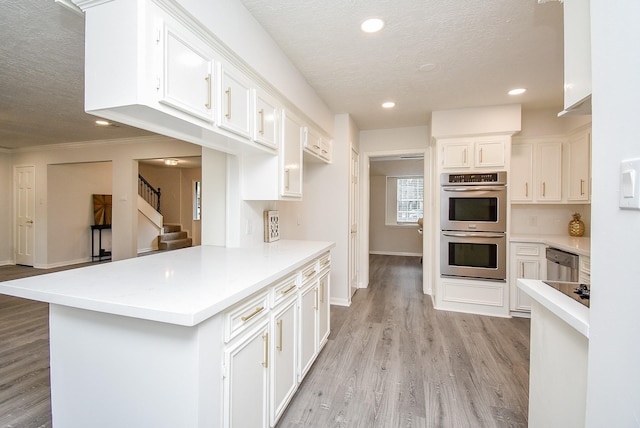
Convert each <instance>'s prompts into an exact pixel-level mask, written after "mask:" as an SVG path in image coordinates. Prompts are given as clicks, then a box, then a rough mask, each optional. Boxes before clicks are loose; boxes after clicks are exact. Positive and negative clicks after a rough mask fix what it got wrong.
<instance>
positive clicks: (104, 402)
mask: <svg viewBox="0 0 640 428" xmlns="http://www.w3.org/2000/svg"><path fill="white" fill-rule="evenodd" d="M333 246H334V244H333V243H331V242H314V241H289V240H282V241H277V242H275V243H271V244H260V245H257V246H254V247H250V248H224V247H213V246H200V247H192V248H187V249H183V250H176V251H172V252H167V253H160V254H156V255H151V256H145V257H140V258H135V259H128V260H122V261H117V262H112V263H106V264H100V265H94V266H90V267H86V268H81V269H75V270H68V271H63V272H57V273H53V274H49V275H42V276H35V277H31V278H26V279H20V280H15V281H9V282H4V283H0V293H3V294H8V295H12V296H16V297H23V298H27V299H33V300H39V301H43V302H48V303H50V316H49V321H50V350H51V400H52V416H53V424H54V426H61V427H70V428H73V427H86V426H93V427H114V426H122V427H124V426H153V427H176V426H181V427H205V426H206V427H219V426H223V425H224V426H232V425H233V426H263V425H267V426H268V425H271V426H273V425H275V422H276V421H277V418H278V417H279V415H280V414H281V413H282V412H283V411H284V409H285V408H286V405H287V404H288V401H289V400H290V398H291V397H292V396H293V393H294V392H295V390H296V388H297V385H298V384H299V382H300V381H301V380H302V377H303V376H304V374H305V373H306V370H308V367H309V366H310V365H311V364H312V363H313V361H314V359H315V357H316V356H317V354H318V353H319V352H320V350H321V348H322V346H323V345H324V343H325V342H326V338H327V336H328V333H329V316H328V310H329V299H328V296H329V269H330V260H331V259H330V254H329V251H330V249H331V248H332V247H333ZM294 323H295V325H293V324H294ZM270 339H271V340H270ZM281 354H282V357H281ZM285 354H286V355H285ZM251 418H258V419H257V421H258V424H254V422H256V420H255V419H251ZM247 423H248V424H250V425H247Z"/></svg>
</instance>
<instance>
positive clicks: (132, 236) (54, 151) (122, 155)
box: [13, 136, 202, 268]
mask: <svg viewBox="0 0 640 428" xmlns="http://www.w3.org/2000/svg"><path fill="white" fill-rule="evenodd" d="M201 152H202V148H201V147H200V146H196V145H193V144H189V143H185V142H182V141H177V140H173V139H170V138H166V137H162V136H154V137H142V138H133V139H121V140H108V141H96V142H91V143H71V144H59V145H53V146H43V147H34V148H25V149H19V150H16V151H14V153H13V163H14V165H34V166H35V169H36V172H35V177H36V207H35V221H36V222H37V223H36V224H37V225H38V228H37V234H36V237H35V241H36V242H35V246H34V256H35V262H34V266H35V267H40V268H46V267H48V266H49V256H50V255H49V248H48V243H47V236H48V229H49V228H50V227H55V225H53V224H52V225H49V224H48V223H47V221H46V219H48V195H47V188H48V185H47V166H48V165H51V164H64V163H83V162H103V161H111V162H112V168H113V170H112V171H113V173H112V177H113V180H112V181H113V183H112V190H113V192H112V193H113V229H112V236H113V259H114V260H120V259H126V258H130V257H135V256H136V253H137V238H136V237H137V223H138V220H137V193H138V191H137V187H138V166H137V164H138V162H137V161H136V159H151V158H158V157H181V156H199V155H200V154H201Z"/></svg>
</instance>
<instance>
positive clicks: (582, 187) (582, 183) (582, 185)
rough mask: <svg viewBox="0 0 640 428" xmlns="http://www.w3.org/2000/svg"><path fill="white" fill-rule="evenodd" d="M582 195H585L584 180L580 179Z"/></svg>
mask: <svg viewBox="0 0 640 428" xmlns="http://www.w3.org/2000/svg"><path fill="white" fill-rule="evenodd" d="M580 196H584V180H583V179H580Z"/></svg>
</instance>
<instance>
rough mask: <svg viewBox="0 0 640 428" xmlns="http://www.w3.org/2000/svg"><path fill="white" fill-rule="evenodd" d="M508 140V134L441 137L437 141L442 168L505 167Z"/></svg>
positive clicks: (507, 154)
mask: <svg viewBox="0 0 640 428" xmlns="http://www.w3.org/2000/svg"><path fill="white" fill-rule="evenodd" d="M509 141H510V137H508V136H499V137H477V138H451V139H443V140H441V141H439V144H440V150H441V151H440V154H441V165H442V169H445V170H454V169H459V170H467V169H471V168H476V169H485V168H486V169H489V168H491V169H502V168H505V166H506V159H508V157H509Z"/></svg>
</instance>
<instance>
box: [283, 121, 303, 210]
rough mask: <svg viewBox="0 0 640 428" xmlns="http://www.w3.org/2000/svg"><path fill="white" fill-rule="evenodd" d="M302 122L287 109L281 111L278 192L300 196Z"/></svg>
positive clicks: (290, 195) (284, 194)
mask: <svg viewBox="0 0 640 428" xmlns="http://www.w3.org/2000/svg"><path fill="white" fill-rule="evenodd" d="M304 131H305V127H304V124H303V123H302V121H301V120H300V119H298V118H297V117H296V116H295V115H293V114H292V113H290V112H289V111H286V110H285V111H283V113H282V140H281V142H280V143H281V144H280V146H281V151H280V174H281V176H280V194H281V195H282V196H289V197H297V198H301V197H302V147H303V146H304V143H303V137H304V134H305V132H304Z"/></svg>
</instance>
